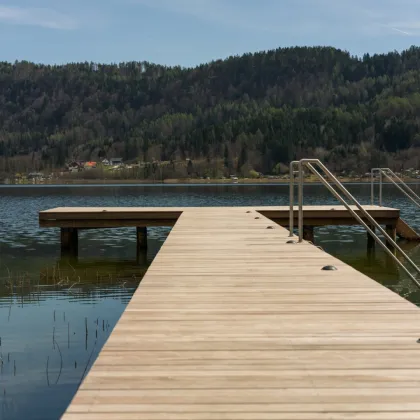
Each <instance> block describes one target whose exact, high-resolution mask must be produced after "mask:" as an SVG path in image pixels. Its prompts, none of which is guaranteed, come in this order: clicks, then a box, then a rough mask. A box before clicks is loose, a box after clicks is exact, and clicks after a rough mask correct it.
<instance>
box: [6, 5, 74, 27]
mask: <svg viewBox="0 0 420 420" xmlns="http://www.w3.org/2000/svg"><path fill="white" fill-rule="evenodd" d="M0 22H5V23H9V24H13V25H30V26H41V27H43V28H48V29H60V30H72V29H76V28H77V26H78V25H77V22H76V21H75V20H74V19H72V18H71V17H69V16H67V15H64V14H62V13H60V12H57V11H55V10H53V9H46V8H23V7H11V6H4V5H0Z"/></svg>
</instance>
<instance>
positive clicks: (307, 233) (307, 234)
mask: <svg viewBox="0 0 420 420" xmlns="http://www.w3.org/2000/svg"><path fill="white" fill-rule="evenodd" d="M303 239H304V240H305V241H308V242H312V243H313V244H315V236H314V227H313V226H303Z"/></svg>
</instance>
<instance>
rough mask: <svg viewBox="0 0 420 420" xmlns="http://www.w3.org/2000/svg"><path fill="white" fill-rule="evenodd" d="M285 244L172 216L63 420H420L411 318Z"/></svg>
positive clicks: (237, 215) (221, 215)
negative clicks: (169, 226)
mask: <svg viewBox="0 0 420 420" xmlns="http://www.w3.org/2000/svg"><path fill="white" fill-rule="evenodd" d="M143 210H145V211H148V212H150V211H151V210H150V209H143ZM152 211H153V210H152ZM159 211H160V212H161V217H162V218H164V219H165V220H167V219H168V215H169V214H171V212H172V213H173V214H174V215H173V217H175V213H176V212H174V210H173V209H168V210H165V209H159ZM270 211H271V210H270ZM60 212H62V211H57V210H55V211H51V212H50V213H49V212H43V215H42V216H41V220H43V221H44V222H43V223H51V224H53V221H52V219H51V218H50V219H48V221H47V219H45V218H44V217H45V213H48V214H54V215H57V214H58V213H60ZM90 212H92V214H93V213H95V215H96V216H97V215H98V214H99V213H98V211H97V210H90ZM108 212H109V211H107V212H105V213H108ZM112 212H114V210H112ZM129 212H130V210H128V209H124V211H123V212H122V213H121V214H124V215H129ZM102 213H104V212H101V214H102ZM116 214H117V210H115V215H116ZM130 214H134V213H130ZM150 214H151V213H150ZM55 217H56V216H55ZM136 217H137V216H136ZM92 219H94V218H92ZM151 219H152V220H153V223H155V222H156V219H155V218H151ZM274 219H275V218H274ZM61 220H68V221H67V222H66V223H68V224H66V226H65V227H67V228H68V227H72V226H71V223H72V222H73V220H74V219H71V218H69V219H64V218H62V219H61ZM80 220H81V219H80ZM80 220H79V221H77V222H75V225H76V226H80V224H81V223H80ZM83 220H85V221H86V220H91V219H90V218H84V219H83ZM97 220H100V219H96V221H95V223H102V222H103V220H104V219H102V220H100V221H99V222H98V221H97ZM125 220H127V225H129V226H137V225H136V224H129V223H135V222H134V221H133V219H132V218H131V216H130V217H127V218H125ZM54 223H57V219H55V222H54ZM60 223H61V222H60ZM83 223H88V222H83ZM89 223H91V222H89ZM92 223H93V222H92ZM103 223H104V224H106V223H109V222H108V221H107V222H106V223H105V222H103ZM136 223H138V222H136ZM84 226H85V225H84ZM290 239H291V238H290V237H289V232H288V231H287V230H286V229H284V228H283V227H281V226H279V225H278V224H276V223H274V222H273V221H272V220H270V219H269V218H267V217H265V216H263V215H262V214H261V212H259V211H256V209H252V208H240V207H238V208H200V209H196V208H184V209H180V210H179V214H177V215H176V223H175V226H174V228H173V229H172V231H171V233H170V235H169V237H168V238H167V240H166V242H165V243H164V245H163V246H162V249H161V251H160V252H159V254H158V255H157V257H156V258H155V260H154V262H153V263H152V265H151V266H150V268H149V270H148V272H147V273H146V275H145V277H144V279H143V281H142V282H141V284H140V286H139V288H138V290H137V291H136V292H135V294H134V296H133V298H132V300H131V302H130V304H129V305H128V307H127V308H126V310H125V312H124V314H123V315H122V317H121V319H120V321H119V323H118V324H117V326H116V327H115V329H114V331H113V332H112V334H111V336H110V338H109V340H108V341H107V343H106V344H105V346H104V348H103V350H102V351H101V353H100V355H99V357H98V359H97V360H96V361H95V363H94V365H93V367H92V369H91V370H90V372H89V373H88V375H87V377H86V378H85V380H84V382H83V383H82V385H81V387H80V389H79V391H78V392H77V395H76V396H75V398H74V400H73V401H72V403H71V404H70V406H69V407H68V409H67V411H66V413H65V414H64V417H63V418H64V419H65V420H79V419H80V420H82V419H83V420H99V419H101V420H107V419H119V420H132V419H148V420H163V419H173V420H184V419H195V420H200V419H201V420H212V419H224V420H251V419H253V420H256V419H258V420H281V419H287V420H293V419H294V420H326V419H350V418H351V419H356V420H357V419H358V420H373V419H377V420H405V419H419V418H420V344H419V343H418V340H419V338H420V310H419V308H417V307H416V306H415V305H413V304H411V303H409V302H408V301H406V300H404V299H403V298H402V297H400V296H398V295H396V294H395V293H393V292H391V291H390V290H388V289H386V288H385V287H383V286H381V285H379V284H378V283H377V282H375V281H373V280H371V279H370V278H368V277H366V276H365V275H363V274H361V273H360V272H358V271H356V270H354V269H353V268H351V267H350V266H348V265H346V264H344V263H343V262H341V261H339V260H337V259H335V258H334V257H332V256H330V255H328V254H327V253H325V252H323V251H321V250H320V249H318V248H317V247H315V246H312V245H310V244H309V243H307V242H303V243H301V244H297V243H289V242H290ZM329 265H330V266H334V267H335V268H336V269H337V270H336V271H324V270H323V267H325V266H329Z"/></svg>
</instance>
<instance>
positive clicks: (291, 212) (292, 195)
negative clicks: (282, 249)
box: [289, 161, 298, 237]
mask: <svg viewBox="0 0 420 420" xmlns="http://www.w3.org/2000/svg"><path fill="white" fill-rule="evenodd" d="M297 163H298V162H296V161H292V162H290V184H289V200H290V203H289V205H290V209H289V230H290V233H289V236H290V237H293V236H294V234H293V229H294V224H295V223H294V216H295V215H294V204H295V203H294V201H295V165H296V164H297Z"/></svg>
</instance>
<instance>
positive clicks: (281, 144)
mask: <svg viewBox="0 0 420 420" xmlns="http://www.w3.org/2000/svg"><path fill="white" fill-rule="evenodd" d="M419 128H420V48H418V47H412V48H410V49H408V50H406V51H404V52H402V53H398V52H391V53H389V54H385V55H372V56H370V55H368V54H366V55H365V56H364V57H363V58H357V57H352V56H351V55H350V54H349V53H347V52H344V51H341V50H337V49H334V48H327V47H316V48H285V49H277V50H273V51H267V52H259V53H256V54H245V55H243V56H241V57H230V58H228V59H226V60H219V61H214V62H211V63H208V64H204V65H200V66H198V67H196V68H181V67H164V66H160V65H154V64H151V63H147V62H130V63H122V64H115V65H101V64H95V63H72V64H68V65H64V66H47V65H39V64H34V63H29V62H16V63H14V64H9V63H5V62H3V63H0V173H1V172H3V173H6V172H9V173H12V172H18V171H29V170H45V169H52V168H60V167H63V165H64V164H65V162H67V161H68V160H69V159H80V160H99V159H103V158H104V157H107V158H111V157H122V158H123V159H124V160H125V161H128V162H130V161H132V162H134V161H139V162H163V161H166V162H172V163H173V162H187V159H190V160H191V162H190V163H189V164H188V165H185V170H186V171H187V172H188V175H193V173H195V172H194V171H195V168H199V169H197V171H196V174H198V175H206V176H212V177H216V176H221V175H223V174H224V175H226V174H229V173H231V174H232V173H236V174H238V175H247V174H248V173H249V171H252V170H253V171H257V172H262V173H265V174H268V173H274V174H275V173H281V172H283V171H284V170H285V165H286V164H287V163H288V162H289V161H290V160H291V159H296V158H300V157H318V158H320V159H322V160H323V161H325V162H326V163H327V164H328V165H329V166H330V167H331V168H332V169H334V170H336V171H337V170H339V171H342V170H348V171H351V170H353V171H357V172H359V173H360V172H361V171H366V170H368V168H370V167H371V166H377V165H390V166H393V167H396V168H397V169H400V168H402V167H403V166H405V167H409V166H410V165H411V166H416V165H418V158H420V130H419ZM173 168H174V171H175V165H174V166H173ZM179 171H181V172H182V170H179ZM146 175H147V174H146ZM175 175H176V176H182V175H185V176H186V175H187V174H186V173H184V174H183V173H179V174H174V176H175Z"/></svg>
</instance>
